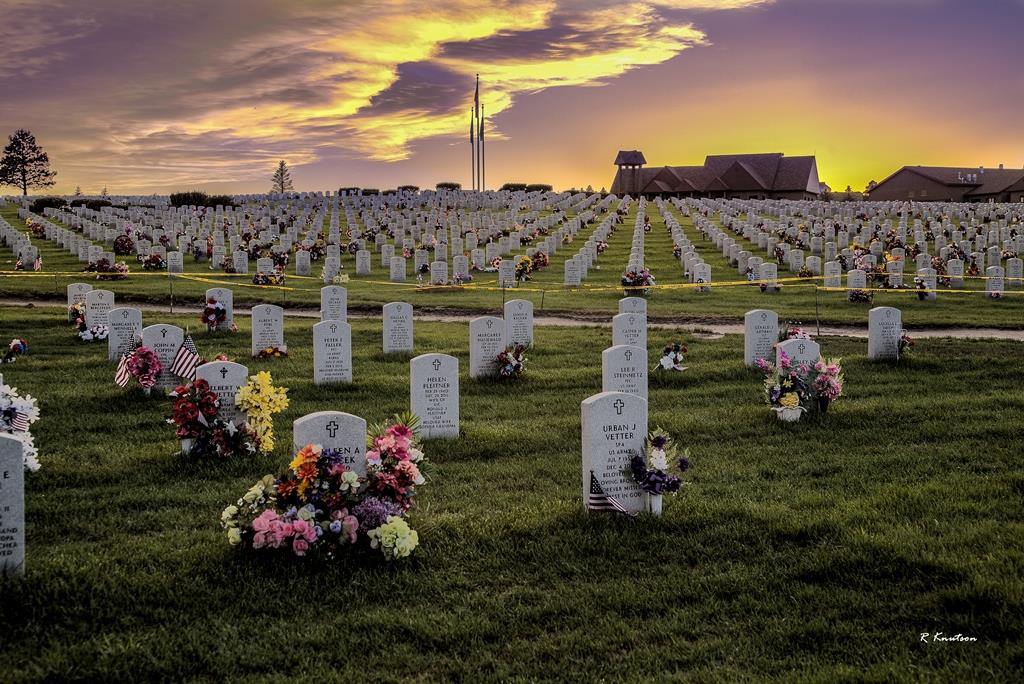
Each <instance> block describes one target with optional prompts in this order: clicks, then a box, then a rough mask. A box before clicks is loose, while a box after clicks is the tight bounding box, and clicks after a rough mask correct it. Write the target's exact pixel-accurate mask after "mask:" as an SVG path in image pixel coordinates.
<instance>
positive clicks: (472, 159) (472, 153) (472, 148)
mask: <svg viewBox="0 0 1024 684" xmlns="http://www.w3.org/2000/svg"><path fill="white" fill-rule="evenodd" d="M474 125H475V123H474V121H473V110H469V185H470V187H471V188H472V189H473V190H476V145H475V144H474V143H473V126H474Z"/></svg>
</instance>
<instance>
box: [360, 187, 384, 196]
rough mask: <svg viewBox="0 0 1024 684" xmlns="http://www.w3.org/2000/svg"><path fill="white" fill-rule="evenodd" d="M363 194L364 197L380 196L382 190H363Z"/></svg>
mask: <svg viewBox="0 0 1024 684" xmlns="http://www.w3.org/2000/svg"><path fill="white" fill-rule="evenodd" d="M363 194H364V195H379V194H380V190H378V189H377V188H363Z"/></svg>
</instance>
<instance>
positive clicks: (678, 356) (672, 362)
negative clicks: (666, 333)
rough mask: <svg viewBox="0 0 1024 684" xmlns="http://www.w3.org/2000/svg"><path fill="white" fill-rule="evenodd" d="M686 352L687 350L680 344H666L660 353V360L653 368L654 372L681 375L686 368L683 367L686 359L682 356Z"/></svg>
mask: <svg viewBox="0 0 1024 684" xmlns="http://www.w3.org/2000/svg"><path fill="white" fill-rule="evenodd" d="M687 352H689V348H688V347H687V346H686V345H685V344H683V343H682V342H673V343H672V344H666V345H665V348H664V349H663V350H662V352H661V360H660V361H659V362H658V365H657V366H655V367H654V370H655V371H656V372H659V373H660V372H662V371H674V372H677V373H682V372H683V371H685V370H686V366H684V365H683V363H685V361H686V359H685V358H684V356H683V355H684V354H686V353H687Z"/></svg>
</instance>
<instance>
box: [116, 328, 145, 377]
mask: <svg viewBox="0 0 1024 684" xmlns="http://www.w3.org/2000/svg"><path fill="white" fill-rule="evenodd" d="M141 345H142V340H140V339H139V338H138V336H136V337H135V339H134V340H132V346H131V347H130V348H129V349H128V351H126V352H125V353H124V354H121V360H120V361H118V362H117V371H116V372H115V373H114V384H115V385H117V386H118V387H127V386H128V383H129V382H130V381H131V379H132V375H131V373H129V372H128V357H129V356H131V355H132V352H133V351H135V350H136V349H138V348H139V347H140V346H141Z"/></svg>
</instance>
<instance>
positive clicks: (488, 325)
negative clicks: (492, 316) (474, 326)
mask: <svg viewBox="0 0 1024 684" xmlns="http://www.w3.org/2000/svg"><path fill="white" fill-rule="evenodd" d="M493 326H494V321H487V329H488V330H490V329H491V328H492V327H493Z"/></svg>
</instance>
